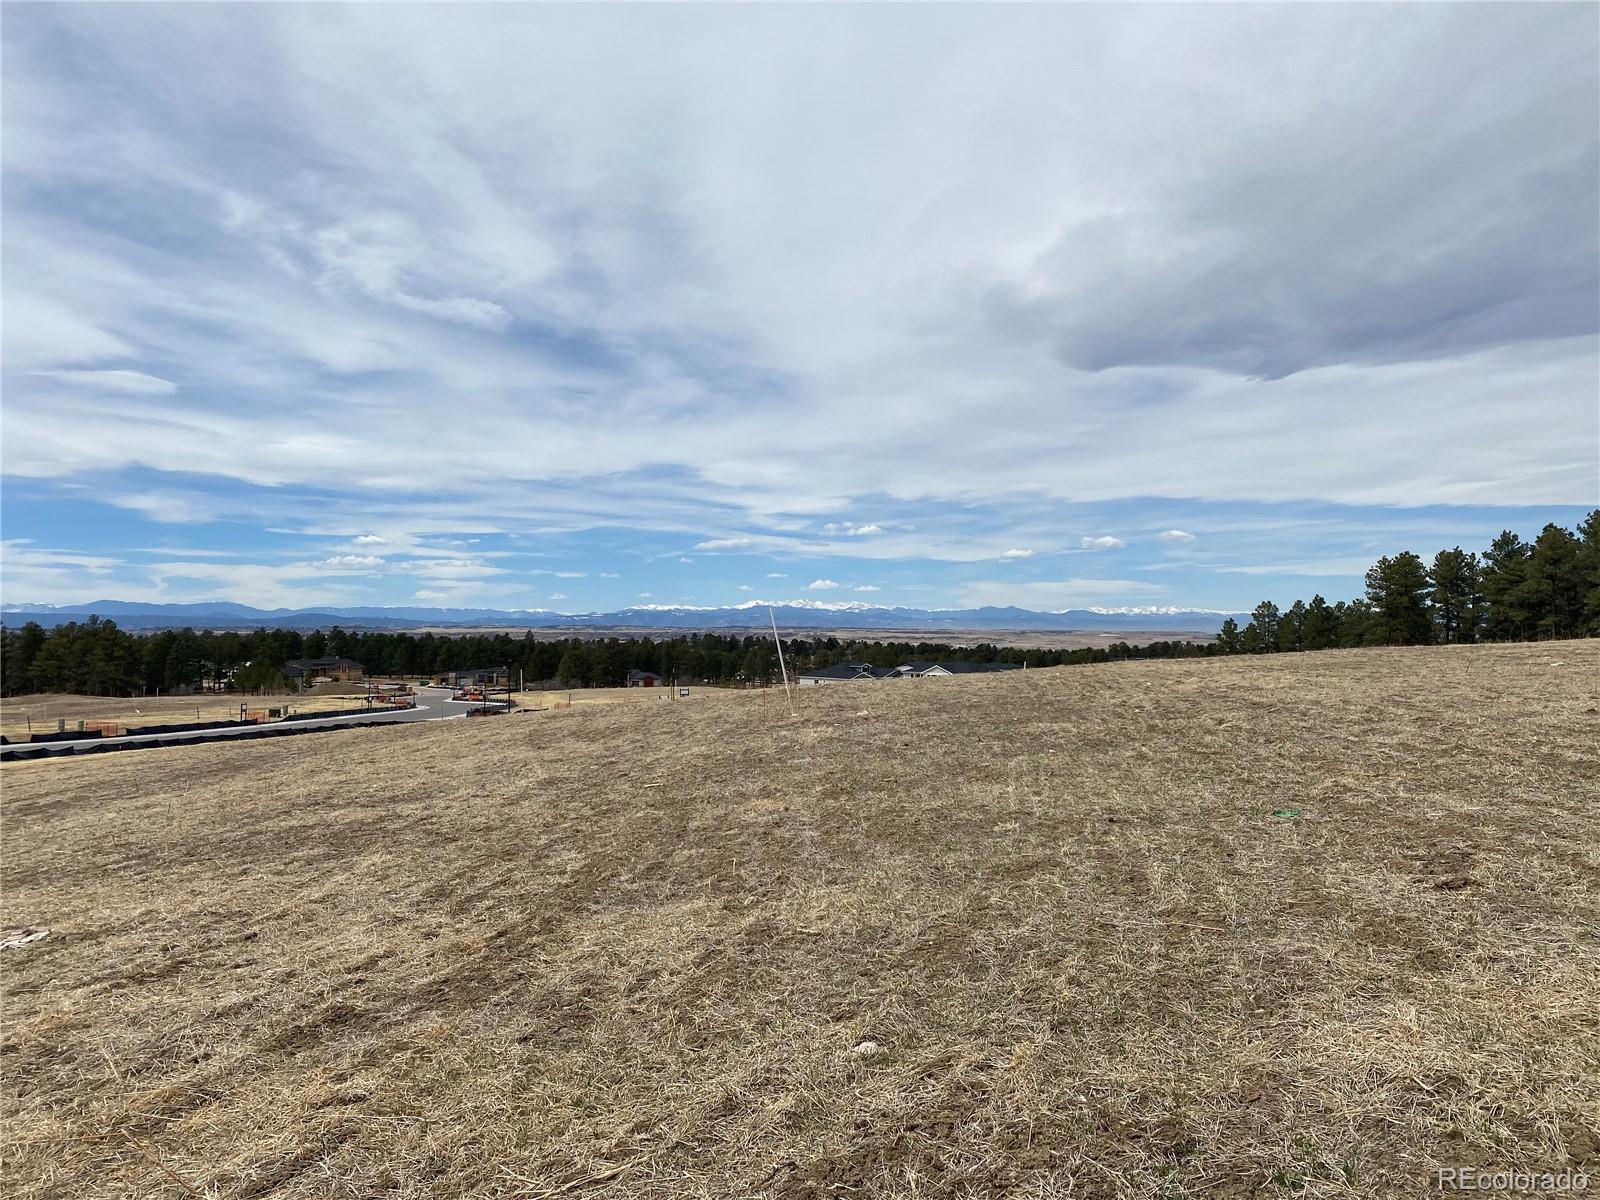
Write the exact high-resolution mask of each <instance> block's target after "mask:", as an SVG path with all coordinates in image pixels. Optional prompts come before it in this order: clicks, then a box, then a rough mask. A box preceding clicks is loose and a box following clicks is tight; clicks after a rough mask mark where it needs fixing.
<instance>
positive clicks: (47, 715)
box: [0, 686, 366, 738]
mask: <svg viewBox="0 0 1600 1200" xmlns="http://www.w3.org/2000/svg"><path fill="white" fill-rule="evenodd" d="M339 692H344V693H345V694H343V695H340V694H337V693H339ZM365 694H366V690H365V689H364V688H361V687H349V686H345V687H338V688H333V687H330V688H327V689H326V690H322V691H313V692H299V693H296V694H294V695H292V696H245V695H240V694H239V693H238V692H232V693H213V694H210V695H204V696H135V697H131V698H130V697H127V696H71V695H66V694H63V693H60V692H47V693H44V694H41V695H37V696H7V697H6V698H5V699H4V700H0V733H4V734H5V735H6V736H7V737H11V738H20V737H26V736H27V735H28V733H29V730H30V729H31V730H32V732H34V733H49V732H51V731H52V730H54V729H55V727H56V721H57V720H58V719H60V718H65V719H66V721H67V723H68V725H69V727H70V726H72V725H74V724H76V723H77V722H78V721H114V722H116V723H117V724H118V725H161V724H182V723H184V722H185V721H226V720H228V719H229V718H232V717H237V716H238V715H239V705H240V704H241V703H243V704H246V705H248V706H249V707H250V708H252V709H256V708H277V707H280V706H283V705H287V706H288V707H290V708H292V709H293V710H294V711H295V712H333V711H335V710H337V709H341V708H349V707H350V706H351V703H352V701H351V697H352V696H354V697H356V698H357V702H359V698H360V697H361V696H363V695H365ZM30 722H31V725H30Z"/></svg>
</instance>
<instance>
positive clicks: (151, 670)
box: [0, 510, 1600, 696]
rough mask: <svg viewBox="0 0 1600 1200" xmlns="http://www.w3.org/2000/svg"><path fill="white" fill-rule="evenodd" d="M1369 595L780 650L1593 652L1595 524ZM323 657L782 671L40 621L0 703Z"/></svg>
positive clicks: (478, 637)
mask: <svg viewBox="0 0 1600 1200" xmlns="http://www.w3.org/2000/svg"><path fill="white" fill-rule="evenodd" d="M1366 585H1367V586H1366V595H1365V596H1364V597H1361V598H1359V599H1356V600H1352V601H1348V602H1346V601H1340V602H1338V603H1336V604H1329V603H1328V602H1327V601H1326V600H1325V599H1323V597H1321V596H1313V597H1312V598H1311V600H1310V601H1309V602H1303V601H1300V600H1296V601H1295V602H1294V603H1293V604H1291V605H1290V606H1289V607H1288V608H1287V609H1279V608H1278V606H1277V605H1276V604H1274V603H1273V602H1271V601H1263V602H1262V603H1261V604H1260V605H1258V606H1257V607H1256V609H1255V611H1254V613H1252V614H1251V619H1250V620H1249V622H1248V623H1247V624H1246V625H1245V627H1244V628H1242V629H1241V628H1240V627H1239V624H1238V622H1236V621H1235V620H1234V619H1233V618H1231V617H1230V618H1229V619H1228V620H1226V621H1225V622H1223V626H1222V632H1221V633H1219V634H1218V635H1217V637H1216V640H1215V641H1214V642H1210V643H1193V642H1184V641H1158V642H1150V643H1147V644H1144V645H1139V646H1131V645H1128V644H1127V643H1126V642H1115V643H1112V644H1111V645H1109V646H1105V647H1098V646H1097V647H1093V648H1088V649H1079V650H1035V649H1019V648H1016V647H1007V646H1000V645H998V644H994V643H982V644H979V645H975V646H952V645H949V644H948V643H945V642H934V641H925V642H886V641H880V640H873V639H853V638H845V639H840V638H836V637H821V638H815V637H810V638H808V637H796V638H794V639H786V640H785V641H784V653H785V655H786V656H787V661H788V665H789V668H790V670H791V671H801V670H806V669H809V668H813V667H826V666H831V665H833V664H834V663H838V662H845V661H850V662H866V663H870V664H872V665H873V666H879V667H887V666H895V665H897V664H899V663H902V662H908V661H913V660H935V661H947V662H948V661H967V662H1008V663H1019V664H1025V665H1027V666H1030V667H1054V666H1061V665H1064V664H1078V663H1097V662H1115V661H1120V660H1125V659H1134V658H1193V657H1207V656H1211V655H1217V654H1259V653H1268V652H1274V651H1286V650H1289V651H1292V650H1322V649H1329V648H1333V647H1340V646H1382V645H1403V646H1409V645H1422V644H1426V643H1430V642H1439V643H1461V642H1477V641H1526V640H1533V639H1539V638H1568V637H1592V636H1595V635H1596V634H1600V510H1596V511H1595V512H1592V513H1590V514H1589V515H1588V517H1587V518H1586V519H1585V520H1584V521H1583V522H1582V523H1581V524H1580V525H1579V527H1578V530H1577V532H1576V533H1574V532H1572V531H1570V530H1566V529H1563V528H1562V527H1561V526H1559V525H1546V526H1545V528H1544V530H1543V532H1541V533H1540V534H1539V536H1538V537H1537V538H1535V539H1534V540H1533V541H1532V542H1524V541H1522V540H1521V539H1520V538H1519V537H1518V536H1517V535H1516V534H1515V533H1512V532H1510V531H1507V532H1504V533H1502V534H1501V535H1500V536H1499V537H1497V538H1495V539H1494V541H1493V543H1492V544H1491V545H1490V546H1489V548H1488V549H1487V550H1485V551H1484V552H1483V553H1482V554H1481V555H1479V554H1475V553H1469V552H1466V551H1463V550H1462V549H1460V548H1459V547H1457V548H1455V549H1451V550H1442V551H1440V552H1439V553H1438V554H1436V555H1435V556H1434V559H1433V562H1432V564H1431V565H1430V564H1427V563H1424V562H1423V561H1422V559H1421V558H1419V557H1418V556H1417V555H1415V554H1412V553H1410V552H1402V553H1400V554H1396V555H1392V556H1385V557H1383V558H1380V559H1379V560H1378V561H1377V563H1376V564H1374V566H1373V567H1372V569H1371V570H1370V571H1368V572H1367V578H1366ZM329 655H337V656H340V657H344V658H352V659H355V660H356V661H357V662H359V663H361V664H362V665H363V666H364V667H365V668H366V669H367V671H368V673H369V674H373V675H386V676H399V677H411V678H417V677H423V676H431V675H436V674H439V673H442V672H445V671H459V670H469V669H472V668H476V667H490V666H503V667H506V668H507V669H508V670H509V671H510V673H511V678H512V680H513V681H516V680H518V679H519V678H520V679H522V680H523V681H525V682H526V684H527V686H529V687H552V686H559V687H618V686H620V685H621V684H622V683H623V682H624V680H625V679H626V676H627V674H628V672H629V671H630V670H635V669H637V670H641V671H651V672H654V673H655V674H657V675H660V676H661V677H662V678H663V679H666V680H669V681H672V680H681V681H684V682H693V683H711V684H760V683H767V682H771V681H772V680H773V679H774V678H775V677H776V676H777V672H778V660H777V655H776V653H775V652H774V649H773V645H772V639H771V638H770V637H767V636H765V635H761V634H754V635H740V634H719V633H696V634H680V635H675V636H670V637H661V638H652V637H626V638H621V637H608V638H591V639H585V638H575V637H573V638H562V639H557V640H554V641H552V640H545V639H540V638H536V637H535V636H534V635H533V634H532V633H526V634H522V635H520V636H518V635H514V634H510V633H499V634H469V635H465V636H462V637H449V636H446V635H439V634H433V633H424V634H411V633H394V632H386V631H377V630H345V629H341V628H338V627H335V628H333V629H330V630H327V631H323V630H313V631H312V632H310V633H304V634H302V633H300V632H298V631H296V630H292V629H257V630H255V631H253V632H233V631H223V632H216V631H210V630H201V631H196V630H193V629H176V630H163V631H161V632H159V633H151V634H133V633H129V632H127V631H126V630H123V629H120V628H118V626H117V625H116V623H115V622H114V621H106V620H101V619H99V618H97V617H90V618H89V620H87V621H84V622H81V623H80V622H72V623H69V624H65V625H58V626H56V627H55V628H53V629H48V630H47V629H44V628H43V627H41V626H40V625H39V624H38V623H37V622H33V621H30V622H28V623H27V624H26V625H24V626H22V627H21V628H20V629H4V630H0V666H3V670H0V688H3V691H4V694H5V695H8V696H14V695H22V694H28V693H37V692H74V693H79V694H83V695H96V696H131V695H151V694H155V693H157V692H160V693H179V692H184V691H191V690H194V689H198V688H206V687H221V686H230V685H231V686H233V687H236V688H238V689H239V690H241V691H250V692H277V691H282V690H285V688H286V684H285V682H284V680H283V677H282V675H281V673H280V668H281V667H282V666H283V664H284V663H285V662H287V661H289V660H290V659H297V658H322V657H325V656H329Z"/></svg>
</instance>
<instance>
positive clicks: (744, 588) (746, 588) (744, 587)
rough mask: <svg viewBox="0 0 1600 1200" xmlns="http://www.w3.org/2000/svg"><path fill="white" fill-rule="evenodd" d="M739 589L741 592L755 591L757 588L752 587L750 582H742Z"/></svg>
mask: <svg viewBox="0 0 1600 1200" xmlns="http://www.w3.org/2000/svg"><path fill="white" fill-rule="evenodd" d="M739 590H740V591H741V592H753V591H755V588H753V587H751V586H750V585H749V584H748V583H741V584H740V585H739Z"/></svg>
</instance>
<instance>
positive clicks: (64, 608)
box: [0, 600, 1245, 633]
mask: <svg viewBox="0 0 1600 1200" xmlns="http://www.w3.org/2000/svg"><path fill="white" fill-rule="evenodd" d="M769 607H770V608H771V609H772V611H773V614H774V616H776V618H777V621H778V625H779V626H780V627H781V628H784V629H862V630H873V629H884V630H887V629H894V630H930V631H938V630H957V629H960V630H972V629H996V630H1001V629H1004V630H1051V631H1064V630H1108V631H1114V630H1119V629H1127V630H1139V631H1141V632H1156V631H1172V632H1184V633H1215V632H1216V631H1217V630H1218V629H1220V628H1221V626H1222V622H1223V620H1224V619H1226V618H1227V617H1229V616H1233V617H1235V618H1238V617H1241V616H1244V615H1245V614H1243V613H1227V612H1219V611H1215V610H1212V609H1183V608H1067V609H1060V610H1057V611H1053V612H1051V611H1046V612H1040V611H1036V610H1034V609H1028V608H1015V607H1005V608H1001V607H995V606H992V605H989V606H985V607H983V608H886V607H883V606H880V605H874V604H863V603H860V602H857V601H846V602H840V603H830V602H828V601H822V600H780V601H772V602H770V603H769V602H768V601H764V600H749V601H746V602H744V603H743V604H733V605H726V606H723V607H704V608H703V607H696V606H692V605H665V604H645V605H639V606H637V607H634V608H622V609H617V610H616V611H615V612H590V613H561V612H550V611H547V610H544V609H499V608H409V607H396V608H373V607H355V608H342V607H324V608H313V609H290V608H270V609H268V608H252V607H251V606H249V605H248V604H234V603H231V602H228V601H211V602H202V603H197V604H149V603H143V602H139V601H131V600H96V601H93V602H92V603H89V604H72V605H59V606H58V605H50V604H15V605H7V606H5V608H4V609H0V621H3V622H4V623H5V624H6V625H8V626H12V627H15V626H17V625H21V624H23V623H24V622H27V621H37V622H38V623H39V624H41V625H47V626H53V625H63V624H66V623H67V622H69V621H84V620H87V619H88V618H89V617H90V616H91V615H95V616H100V617H103V618H107V619H110V620H114V621H116V623H117V624H118V625H120V626H121V627H122V628H124V629H131V630H157V629H181V628H184V627H190V628H195V629H259V628H262V627H263V626H264V627H267V628H282V629H301V630H308V629H327V628H329V627H331V626H334V625H339V626H342V627H344V628H346V629H415V628H417V627H419V626H432V627H437V628H445V629H448V628H451V627H457V626H458V627H461V628H485V627H490V628H503V629H575V630H576V629H610V628H615V629H634V630H637V629H678V630H695V629H701V630H710V629H748V628H760V627H764V626H766V625H767V623H768V620H769V618H768V616H767V609H768V608H769Z"/></svg>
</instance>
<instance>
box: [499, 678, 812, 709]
mask: <svg viewBox="0 0 1600 1200" xmlns="http://www.w3.org/2000/svg"><path fill="white" fill-rule="evenodd" d="M766 690H767V691H768V693H769V695H768V699H767V703H769V704H774V705H781V704H782V703H783V688H782V687H781V686H780V687H774V688H769V689H766ZM511 700H512V703H513V704H514V705H515V706H516V707H517V708H520V709H523V710H525V711H528V712H548V711H550V710H551V709H557V708H568V707H572V706H578V705H585V704H677V703H680V701H679V700H678V697H677V689H676V688H672V687H653V688H628V687H620V688H570V689H569V688H557V689H551V690H547V691H531V690H530V691H526V692H517V691H513V692H512V693H511ZM689 701H691V702H694V703H699V702H702V701H704V702H711V703H718V702H728V701H737V702H739V703H744V704H754V705H756V707H757V708H760V706H761V704H762V698H761V695H760V692H759V691H758V690H757V689H754V688H720V687H710V686H708V685H706V684H695V685H693V686H690V687H689Z"/></svg>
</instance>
